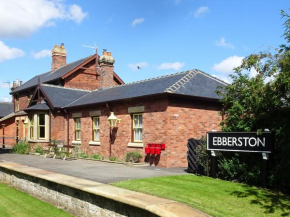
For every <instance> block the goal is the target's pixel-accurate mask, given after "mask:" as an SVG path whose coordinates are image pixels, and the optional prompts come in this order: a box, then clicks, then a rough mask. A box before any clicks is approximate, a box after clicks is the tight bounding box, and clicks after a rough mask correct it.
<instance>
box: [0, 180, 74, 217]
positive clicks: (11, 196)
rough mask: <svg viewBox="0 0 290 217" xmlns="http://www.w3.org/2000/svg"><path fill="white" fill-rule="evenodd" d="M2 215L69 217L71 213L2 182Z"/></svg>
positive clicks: (0, 193) (14, 216)
mask: <svg viewBox="0 0 290 217" xmlns="http://www.w3.org/2000/svg"><path fill="white" fill-rule="evenodd" d="M0 216H3V217H4V216H5V217H16V216H17V217H18V216H21V217H47V216H57V217H68V216H71V215H70V214H68V213H66V212H65V211H63V210H61V209H57V208H56V207H54V206H52V205H50V204H48V203H45V202H43V201H40V200H38V199H36V198H34V197H32V196H30V195H28V194H26V193H23V192H21V191H18V190H16V189H14V188H11V187H9V186H7V185H4V184H1V183H0Z"/></svg>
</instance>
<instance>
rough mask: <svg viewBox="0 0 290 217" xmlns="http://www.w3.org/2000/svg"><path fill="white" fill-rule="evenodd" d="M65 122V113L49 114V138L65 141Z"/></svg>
mask: <svg viewBox="0 0 290 217" xmlns="http://www.w3.org/2000/svg"><path fill="white" fill-rule="evenodd" d="M66 135H67V122H66V114H64V113H63V112H60V113H58V112H54V113H51V114H50V140H54V139H55V140H57V141H58V142H64V143H66V142H67V136H66Z"/></svg>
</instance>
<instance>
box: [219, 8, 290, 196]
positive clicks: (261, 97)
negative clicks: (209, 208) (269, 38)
mask: <svg viewBox="0 0 290 217" xmlns="http://www.w3.org/2000/svg"><path fill="white" fill-rule="evenodd" d="M281 14H282V17H283V18H286V22H285V23H284V26H285V32H284V37H285V39H286V44H283V45H281V46H280V48H272V47H268V48H271V49H269V50H267V51H262V52H260V53H259V54H251V55H250V56H248V57H246V58H245V59H244V60H243V62H242V64H241V66H239V67H237V68H236V69H235V73H234V74H232V75H231V78H232V80H233V82H232V84H230V85H228V86H226V87H225V88H224V89H223V88H220V89H219V90H218V91H217V92H218V94H219V95H220V96H222V97H223V99H222V100H221V101H222V103H223V104H224V115H225V117H226V118H225V119H224V121H222V123H221V126H222V130H224V131H257V132H258V133H260V132H262V131H263V130H264V129H270V131H272V132H273V133H274V134H275V138H276V142H275V149H274V152H273V154H272V159H271V162H270V178H271V179H270V181H271V182H270V184H271V185H272V186H273V187H276V188H280V189H282V190H285V191H287V192H290V173H289V168H290V161H289V156H290V135H289V132H290V44H289V43H290V16H289V15H288V14H286V13H285V12H284V11H281ZM287 43H288V44H287ZM253 70H255V71H256V75H255V76H253V77H251V76H250V72H253ZM224 157H225V159H222V160H221V161H220V163H222V164H223V166H224V167H222V168H220V169H222V171H221V173H220V174H223V177H224V178H228V179H230V180H238V181H242V179H241V177H244V176H248V174H249V173H250V174H256V175H253V177H252V179H248V180H247V182H255V180H257V179H258V178H259V177H258V176H259V175H260V174H259V173H258V171H260V168H258V166H257V165H259V163H260V162H261V158H262V157H261V156H260V157H257V158H254V159H253V157H252V159H251V157H249V155H248V154H239V155H234V154H230V153H226V154H224ZM237 164H241V165H244V166H245V168H244V169H241V168H239V167H238V166H234V165H237ZM233 168H235V170H236V171H233Z"/></svg>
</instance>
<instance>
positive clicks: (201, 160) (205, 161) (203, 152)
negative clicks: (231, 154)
mask: <svg viewBox="0 0 290 217" xmlns="http://www.w3.org/2000/svg"><path fill="white" fill-rule="evenodd" d="M195 152H196V156H197V165H198V167H199V168H198V171H196V172H197V173H198V174H199V175H206V176H209V175H210V166H211V156H210V151H208V150H207V148H206V140H205V139H204V138H202V139H201V140H200V145H199V146H197V147H196V149H195Z"/></svg>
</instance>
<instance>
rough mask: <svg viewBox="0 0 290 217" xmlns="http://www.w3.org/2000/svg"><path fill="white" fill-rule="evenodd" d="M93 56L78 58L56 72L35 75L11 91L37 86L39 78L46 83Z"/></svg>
mask: <svg viewBox="0 0 290 217" xmlns="http://www.w3.org/2000/svg"><path fill="white" fill-rule="evenodd" d="M92 56H93V55H91V56H89V57H85V58H83V59H80V60H77V61H75V62H72V63H69V64H67V65H66V66H63V67H60V68H58V69H57V70H55V71H54V72H52V71H49V72H46V73H43V74H40V75H36V76H35V77H33V78H32V79H30V80H29V81H27V82H25V83H24V84H22V85H21V86H19V87H17V88H15V89H14V90H13V91H12V92H11V93H17V92H19V91H22V90H25V89H29V88H31V87H34V86H36V85H37V84H38V78H40V83H46V82H49V81H53V80H56V79H58V78H61V77H62V76H63V75H65V74H66V73H68V72H70V71H71V70H72V69H74V68H76V67H77V66H78V65H80V64H82V63H83V62H85V61H86V60H87V59H89V58H90V57H92Z"/></svg>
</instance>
